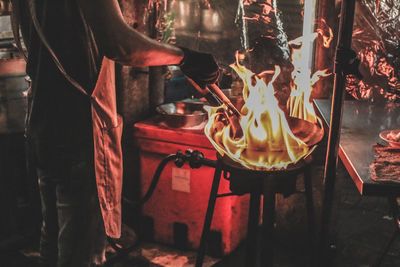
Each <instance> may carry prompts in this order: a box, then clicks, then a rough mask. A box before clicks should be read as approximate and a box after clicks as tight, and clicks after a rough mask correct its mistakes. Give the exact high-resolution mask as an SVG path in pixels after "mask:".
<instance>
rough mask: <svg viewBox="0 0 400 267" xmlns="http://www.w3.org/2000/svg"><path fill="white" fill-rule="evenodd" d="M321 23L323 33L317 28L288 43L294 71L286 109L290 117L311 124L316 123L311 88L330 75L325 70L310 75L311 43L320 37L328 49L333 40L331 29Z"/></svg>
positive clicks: (316, 118) (323, 22)
mask: <svg viewBox="0 0 400 267" xmlns="http://www.w3.org/2000/svg"><path fill="white" fill-rule="evenodd" d="M321 22H322V24H323V25H324V26H325V27H326V28H327V30H325V31H324V30H323V29H322V28H319V29H317V31H316V32H314V33H304V35H303V36H302V37H299V38H297V39H295V40H292V41H290V42H289V46H290V47H291V61H292V64H293V68H294V69H293V72H292V80H291V83H290V88H291V94H290V97H289V99H288V102H287V108H288V110H289V114H290V116H292V117H295V118H299V119H303V120H306V121H309V122H312V123H317V121H318V117H317V115H316V113H315V110H314V106H313V104H312V102H311V93H312V90H313V86H314V85H315V84H316V82H318V81H319V80H320V78H321V77H326V76H329V75H330V73H329V72H328V70H327V69H325V70H318V71H316V72H315V73H314V74H312V75H311V66H310V63H309V62H310V58H311V57H310V51H311V48H312V43H313V42H314V40H315V39H316V38H317V37H318V36H321V37H322V40H323V46H324V47H326V48H328V47H329V46H330V44H331V42H332V39H333V31H332V29H331V28H329V27H328V26H327V25H326V22H325V21H324V20H321ZM325 32H327V33H325Z"/></svg>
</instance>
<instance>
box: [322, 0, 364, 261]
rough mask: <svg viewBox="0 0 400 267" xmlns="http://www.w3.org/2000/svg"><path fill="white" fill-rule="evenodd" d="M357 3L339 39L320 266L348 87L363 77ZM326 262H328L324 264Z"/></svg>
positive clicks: (346, 7)
mask: <svg viewBox="0 0 400 267" xmlns="http://www.w3.org/2000/svg"><path fill="white" fill-rule="evenodd" d="M355 2H356V1H355V0H342V6H341V11H340V25H339V35H338V36H339V37H338V44H337V49H336V57H335V70H334V72H335V81H334V90H333V95H332V110H331V118H330V126H329V135H328V146H327V152H326V160H325V171H324V183H325V185H324V187H325V188H324V198H323V204H322V214H321V229H320V235H319V243H318V252H317V255H318V259H317V263H316V266H318V267H320V266H328V265H329V263H328V261H327V260H326V249H327V248H328V235H329V233H330V221H331V214H332V207H333V197H334V189H335V181H336V168H337V159H338V149H339V142H340V129H341V124H342V112H343V109H342V106H343V100H344V86H345V81H346V75H347V74H353V75H355V76H358V77H361V75H360V73H359V71H358V65H359V61H358V59H357V58H356V54H355V53H354V51H352V50H351V40H352V33H353V22H354V10H355ZM323 261H324V262H323Z"/></svg>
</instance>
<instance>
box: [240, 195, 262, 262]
mask: <svg viewBox="0 0 400 267" xmlns="http://www.w3.org/2000/svg"><path fill="white" fill-rule="evenodd" d="M260 201H261V194H260V193H259V192H254V193H251V194H250V207H249V219H248V222H247V239H246V256H245V265H244V266H246V267H255V266H256V264H257V247H258V246H257V242H258V240H257V236H258V235H257V233H258V222H259V219H260Z"/></svg>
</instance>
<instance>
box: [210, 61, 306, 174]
mask: <svg viewBox="0 0 400 267" xmlns="http://www.w3.org/2000/svg"><path fill="white" fill-rule="evenodd" d="M231 67H232V68H233V69H234V70H235V72H236V73H237V74H238V75H239V77H240V78H241V79H242V80H243V83H244V87H243V98H244V102H245V104H244V106H243V107H242V109H241V113H242V116H241V118H240V121H239V123H240V127H241V129H242V131H243V135H242V136H240V137H236V138H235V137H233V136H232V133H231V131H232V129H231V126H230V124H227V123H223V121H224V120H223V117H224V114H223V113H222V112H221V110H222V109H224V108H225V107H223V106H221V107H207V111H208V117H209V120H208V123H207V125H206V126H205V134H206V136H207V137H208V139H209V140H210V141H211V143H212V144H213V146H214V147H215V148H216V150H217V151H218V152H219V153H220V154H221V155H227V156H228V157H230V158H231V159H232V160H234V161H236V162H238V163H240V164H241V165H243V166H245V167H248V168H251V169H256V170H269V169H282V168H286V167H287V166H288V165H289V164H291V163H296V162H297V161H299V160H300V159H302V158H303V157H305V156H306V155H307V153H308V152H309V148H308V146H307V145H306V144H305V143H304V142H303V141H301V140H300V139H298V138H297V137H296V136H295V135H294V134H293V133H292V131H291V129H290V127H289V124H288V122H287V120H286V117H285V113H284V112H283V110H281V109H280V107H279V105H278V101H277V99H276V98H275V96H274V88H273V82H274V81H275V79H276V78H277V77H278V75H279V73H280V68H279V67H278V66H275V71H274V75H273V77H272V80H271V81H270V82H269V83H268V84H266V83H265V82H264V80H262V79H261V78H259V77H258V76H256V75H255V74H254V73H253V72H251V71H250V70H248V69H247V68H245V67H244V66H243V65H241V64H240V63H239V62H238V61H237V62H236V63H235V64H232V65H231Z"/></svg>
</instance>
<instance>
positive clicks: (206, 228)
mask: <svg viewBox="0 0 400 267" xmlns="http://www.w3.org/2000/svg"><path fill="white" fill-rule="evenodd" d="M221 173H222V166H221V162H220V161H219V160H218V162H217V166H216V168H215V172H214V179H213V183H212V186H211V192H210V198H209V200H208V206H207V212H206V216H205V219H204V225H203V232H202V234H201V239H200V246H199V249H198V250H197V257H196V265H195V266H196V267H201V266H202V265H203V261H204V256H205V254H206V245H207V238H208V235H209V233H210V227H211V221H212V217H213V214H214V208H215V202H216V200H217V194H218V187H219V182H220V180H221Z"/></svg>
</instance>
